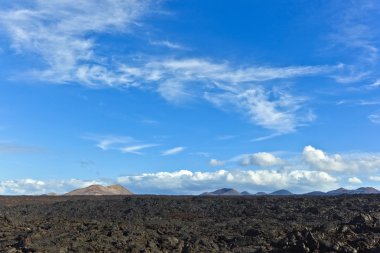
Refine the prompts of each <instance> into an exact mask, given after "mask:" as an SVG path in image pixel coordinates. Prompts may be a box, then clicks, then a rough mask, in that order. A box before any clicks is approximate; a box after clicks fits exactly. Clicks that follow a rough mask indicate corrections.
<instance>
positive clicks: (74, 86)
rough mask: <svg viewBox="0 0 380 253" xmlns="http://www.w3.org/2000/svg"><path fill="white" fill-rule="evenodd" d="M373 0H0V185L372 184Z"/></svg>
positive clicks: (376, 79)
mask: <svg viewBox="0 0 380 253" xmlns="http://www.w3.org/2000/svg"><path fill="white" fill-rule="evenodd" d="M379 14H380V4H379V3H378V2H377V1H365V0H363V1H293V0H288V1H274V0H270V1H240V0H239V1H193V0H185V1H169V0H168V1H137V0H123V1H122V0H104V1H100V3H95V2H93V1H87V0H79V1H78V0H77V1H72V0H64V1H49V2H47V1H42V0H33V1H22V0H18V1H12V2H1V3H0V35H1V36H0V79H1V82H0V170H1V176H0V193H2V194H41V193H47V192H52V191H54V192H58V193H62V192H65V191H68V190H71V189H74V188H76V187H83V186H87V185H90V184H93V183H99V184H111V183H120V184H123V185H125V186H126V187H128V188H129V189H131V190H132V191H135V192H137V193H165V194H198V193H201V192H203V191H210V190H214V189H216V188H221V187H235V188H236V189H238V190H249V191H252V192H255V191H273V190H277V189H280V188H286V189H289V190H292V191H294V192H305V191H311V190H331V189H334V188H337V187H340V186H343V187H347V188H357V187H360V186H374V187H378V186H379V184H380V183H379V182H380V150H379V149H380V144H379V143H380V135H379V131H380V71H379V69H380V68H379V67H380V66H379V65H380V64H379V47H380V42H379V40H380V30H379V29H378V27H377V22H378V21H377V18H378V17H379Z"/></svg>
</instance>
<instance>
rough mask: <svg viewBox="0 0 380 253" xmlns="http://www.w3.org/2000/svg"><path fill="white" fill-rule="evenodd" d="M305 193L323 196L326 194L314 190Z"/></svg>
mask: <svg viewBox="0 0 380 253" xmlns="http://www.w3.org/2000/svg"><path fill="white" fill-rule="evenodd" d="M304 195H306V196H323V195H326V193H325V192H321V191H313V192H308V193H305V194H304Z"/></svg>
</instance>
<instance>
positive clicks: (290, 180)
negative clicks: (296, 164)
mask: <svg viewBox="0 0 380 253" xmlns="http://www.w3.org/2000/svg"><path fill="white" fill-rule="evenodd" d="M117 181H118V182H119V183H122V184H124V185H126V186H127V187H130V188H133V189H136V190H137V191H141V192H149V193H154V192H171V193H178V194H180V193H194V194H197V193H200V192H203V191H210V190H213V189H218V188H221V187H235V188H238V189H244V190H251V191H255V190H257V191H258V190H263V189H267V190H268V189H271V190H273V189H280V188H287V189H291V190H296V191H297V190H310V189H315V188H316V187H318V189H321V190H324V189H331V188H332V187H335V186H336V182H337V179H336V178H334V177H333V176H331V175H329V174H328V173H326V172H322V171H306V170H294V171H275V170H257V171H254V170H231V171H227V170H219V171H215V172H191V171H188V170H180V171H174V172H158V173H143V174H141V175H137V176H123V177H119V178H118V180H117Z"/></svg>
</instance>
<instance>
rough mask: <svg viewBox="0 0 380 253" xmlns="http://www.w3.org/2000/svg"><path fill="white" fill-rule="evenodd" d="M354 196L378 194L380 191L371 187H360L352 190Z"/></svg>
mask: <svg viewBox="0 0 380 253" xmlns="http://www.w3.org/2000/svg"><path fill="white" fill-rule="evenodd" d="M353 193H354V194H379V193H380V191H378V190H377V189H375V188H373V187H360V188H358V189H356V190H353Z"/></svg>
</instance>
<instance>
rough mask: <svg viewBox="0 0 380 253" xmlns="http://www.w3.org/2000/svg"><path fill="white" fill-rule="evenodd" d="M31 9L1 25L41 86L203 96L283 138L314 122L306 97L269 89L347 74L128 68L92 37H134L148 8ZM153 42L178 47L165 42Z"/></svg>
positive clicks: (229, 67) (193, 62) (41, 5)
mask: <svg viewBox="0 0 380 253" xmlns="http://www.w3.org/2000/svg"><path fill="white" fill-rule="evenodd" d="M33 3H34V4H32V5H28V6H27V7H22V8H21V7H17V6H14V7H13V8H9V9H5V10H3V11H1V12H0V24H1V25H3V26H4V27H5V28H6V30H7V31H8V35H9V36H10V38H11V40H12V45H13V48H15V49H16V50H18V51H19V52H21V53H23V52H31V53H34V54H37V55H39V56H41V59H42V60H43V62H44V63H45V65H47V66H48V67H47V69H44V70H42V71H41V70H38V71H36V72H35V73H36V74H38V75H39V77H41V78H42V79H47V80H49V81H53V82H58V83H66V82H74V83H80V84H84V85H87V86H89V87H104V86H106V87H122V88H128V87H141V88H146V87H149V89H148V90H154V91H155V92H158V93H159V94H160V95H161V96H162V97H163V98H165V99H166V100H167V101H169V102H172V103H183V102H186V101H191V99H192V98H199V97H203V99H205V100H206V101H209V102H211V103H212V104H214V105H215V106H217V107H218V108H221V109H225V108H229V107H230V106H231V105H232V106H233V109H234V110H236V111H237V112H239V113H241V114H244V115H245V116H246V117H247V118H248V119H249V120H250V121H251V122H252V123H253V124H256V125H258V126H260V127H262V128H265V129H270V130H272V131H274V132H276V133H278V134H286V133H290V132H294V131H295V130H296V129H297V128H298V127H300V126H303V125H305V124H307V123H308V122H311V121H312V120H313V118H311V117H308V115H309V111H307V110H306V109H305V103H306V99H305V98H304V97H302V96H300V95H295V94H293V93H292V91H291V90H285V89H282V90H281V89H280V88H273V85H270V84H269V83H268V82H274V81H278V80H289V79H291V80H296V79H297V78H302V77H308V76H325V77H331V76H333V75H334V74H336V72H339V71H342V69H344V68H345V65H343V64H338V65H316V66H307V65H306V66H271V65H268V64H267V65H260V64H255V65H254V64H251V65H247V64H244V65H238V64H234V63H231V62H229V61H225V60H212V59H209V58H207V59H205V58H199V57H198V58H197V57H194V58H178V57H168V56H165V55H164V56H162V55H161V56H158V57H146V58H145V59H143V60H141V59H140V60H135V59H134V58H133V57H129V58H128V57H127V58H128V59H127V60H125V62H124V63H122V62H114V61H113V60H112V59H111V58H107V57H105V58H104V57H99V56H98V55H100V54H99V53H98V50H99V49H98V47H97V46H95V45H96V38H97V37H96V36H95V35H99V34H103V33H113V32H122V33H125V34H127V33H129V32H131V31H132V30H133V28H136V27H137V26H136V24H139V21H140V20H141V19H143V17H144V15H145V14H146V13H147V12H149V10H150V9H151V8H149V6H150V5H152V3H151V2H150V1H137V0H127V1H121V0H113V1H111V0H107V1H104V2H102V3H100V4H99V3H93V2H91V1H84V0H80V1H72V0H70V1H64V2H62V3H59V4H58V5H57V4H52V3H49V2H46V1H39V0H35V1H33ZM147 43H149V40H147ZM151 43H156V44H157V45H162V46H166V47H170V48H173V49H174V48H176V49H179V48H180V47H181V46H180V45H178V44H176V43H173V42H171V41H167V40H162V41H155V42H151ZM106 146H107V145H106ZM103 147H104V146H103Z"/></svg>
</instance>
